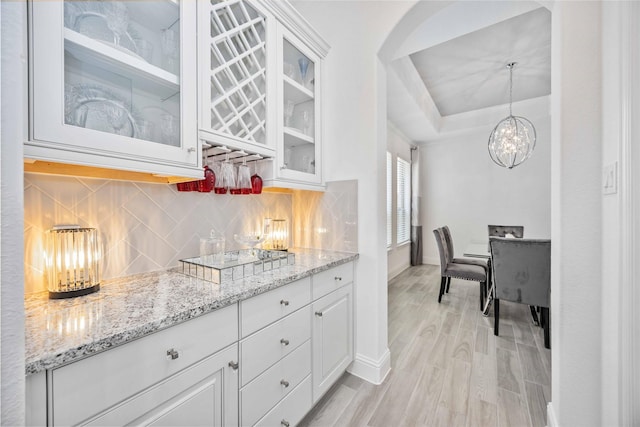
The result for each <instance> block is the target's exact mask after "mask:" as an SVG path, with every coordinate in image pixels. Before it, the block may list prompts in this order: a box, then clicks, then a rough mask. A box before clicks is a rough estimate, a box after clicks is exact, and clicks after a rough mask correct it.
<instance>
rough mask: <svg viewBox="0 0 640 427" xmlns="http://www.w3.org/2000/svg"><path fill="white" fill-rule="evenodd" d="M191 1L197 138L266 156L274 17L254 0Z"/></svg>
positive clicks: (269, 143) (270, 151)
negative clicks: (195, 49) (195, 9)
mask: <svg viewBox="0 0 640 427" xmlns="http://www.w3.org/2000/svg"><path fill="white" fill-rule="evenodd" d="M197 3H198V27H199V34H198V80H199V82H200V86H201V89H200V90H199V117H200V121H199V128H200V138H202V139H203V140H205V141H206V142H207V143H210V144H214V145H226V146H229V147H230V148H234V149H242V150H246V151H249V152H252V153H259V154H261V155H266V156H272V155H273V152H274V141H273V137H269V135H268V132H269V131H270V128H271V127H272V126H273V125H274V123H273V119H272V118H270V116H271V115H272V114H273V112H275V108H274V107H275V104H274V101H275V100H274V98H273V85H274V83H275V80H273V77H272V74H273V66H272V65H270V64H269V62H268V61H269V60H271V61H273V58H272V57H271V56H270V55H271V53H270V52H272V51H274V49H275V45H274V43H273V37H274V35H273V31H272V29H271V27H273V26H274V25H275V21H274V20H273V17H272V16H271V15H270V14H269V13H268V12H267V11H266V10H264V8H263V7H262V6H261V4H260V2H254V1H246V0H239V1H238V0H222V1H207V2H204V1H202V2H197ZM272 135H273V134H272Z"/></svg>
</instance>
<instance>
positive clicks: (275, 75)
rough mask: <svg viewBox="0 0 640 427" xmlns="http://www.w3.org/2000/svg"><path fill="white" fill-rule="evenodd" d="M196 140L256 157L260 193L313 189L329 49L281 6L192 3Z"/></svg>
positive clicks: (238, 0) (239, 1)
mask: <svg viewBox="0 0 640 427" xmlns="http://www.w3.org/2000/svg"><path fill="white" fill-rule="evenodd" d="M198 19H199V21H198V72H199V82H200V89H199V91H198V94H199V103H198V105H199V108H200V111H199V113H200V114H199V118H200V121H199V130H200V138H201V139H202V140H203V141H204V142H205V143H207V144H211V145H218V146H220V145H224V146H226V147H228V148H230V149H235V150H242V151H243V152H246V153H249V154H259V155H261V156H263V157H265V158H267V159H266V160H261V161H258V163H257V169H258V171H259V173H260V175H261V176H262V178H263V179H264V182H265V185H266V186H277V187H293V188H307V189H319V188H321V186H322V176H321V170H322V167H321V160H322V157H321V153H322V150H321V146H322V145H321V134H322V132H321V129H322V121H321V112H322V108H321V90H320V89H321V85H322V82H321V70H322V60H323V58H324V56H326V54H327V52H328V49H329V48H328V46H327V45H326V43H325V42H324V41H323V40H322V39H321V38H320V37H319V36H318V35H317V33H316V32H315V31H314V30H313V29H312V28H311V27H310V26H309V25H308V23H307V22H306V21H305V20H304V19H303V18H302V17H301V15H300V14H299V13H298V12H297V11H296V10H295V9H294V8H293V7H292V6H291V5H290V4H289V3H288V2H283V1H258V0H211V1H203V2H198Z"/></svg>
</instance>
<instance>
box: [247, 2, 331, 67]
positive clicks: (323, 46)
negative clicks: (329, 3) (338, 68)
mask: <svg viewBox="0 0 640 427" xmlns="http://www.w3.org/2000/svg"><path fill="white" fill-rule="evenodd" d="M253 1H254V2H255V3H258V4H260V5H262V6H264V7H265V8H266V9H267V10H268V11H269V12H270V13H272V14H273V15H274V16H275V17H276V19H277V20H278V21H280V22H281V23H282V24H283V25H284V26H285V27H286V28H287V29H289V30H290V31H292V32H294V33H295V34H296V35H297V36H298V37H300V38H301V39H302V41H304V42H305V43H306V44H307V45H308V46H309V47H311V48H312V49H313V50H314V51H315V52H316V53H317V54H318V55H320V56H321V57H322V58H324V57H326V56H327V54H328V53H329V49H330V46H329V44H328V43H327V42H326V41H325V40H324V39H323V38H322V36H321V35H320V33H318V32H317V31H316V30H315V28H313V27H312V26H311V24H309V22H308V21H307V20H306V19H305V18H304V17H303V16H302V15H301V14H300V12H298V10H297V9H296V8H295V7H294V6H293V5H292V4H291V3H289V2H288V1H283V0H253Z"/></svg>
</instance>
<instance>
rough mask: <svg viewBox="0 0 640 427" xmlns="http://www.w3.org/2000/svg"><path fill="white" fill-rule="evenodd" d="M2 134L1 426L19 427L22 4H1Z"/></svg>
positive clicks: (21, 375)
mask: <svg viewBox="0 0 640 427" xmlns="http://www.w3.org/2000/svg"><path fill="white" fill-rule="evenodd" d="M0 15H1V20H0V27H1V36H0V39H1V42H2V47H1V48H0V50H1V51H2V71H1V72H0V76H1V86H0V91H1V92H2V105H1V113H2V125H1V126H0V127H1V129H2V134H1V144H0V146H1V148H0V150H1V151H0V171H1V177H0V183H1V187H0V192H1V194H0V206H1V207H2V210H1V216H0V225H1V230H0V242H1V244H0V248H1V252H0V283H1V285H0V286H1V288H0V313H1V317H0V337H1V340H0V349H1V350H0V378H1V380H2V388H1V390H0V424H1V425H7V426H8V425H12V426H19V425H24V410H25V402H24V392H25V388H24V289H23V275H22V253H23V249H22V248H23V244H22V203H23V201H22V141H23V138H24V135H23V127H22V112H23V109H24V108H25V107H26V104H25V100H24V96H23V95H24V94H25V93H26V76H27V73H26V67H25V59H26V50H25V49H24V48H25V45H24V44H23V43H22V39H21V35H22V34H23V31H24V29H25V26H24V19H25V17H26V7H25V4H24V2H2V3H0Z"/></svg>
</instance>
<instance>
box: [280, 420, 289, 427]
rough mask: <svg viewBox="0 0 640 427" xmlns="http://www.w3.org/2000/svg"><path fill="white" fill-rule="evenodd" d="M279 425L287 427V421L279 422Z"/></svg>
mask: <svg viewBox="0 0 640 427" xmlns="http://www.w3.org/2000/svg"><path fill="white" fill-rule="evenodd" d="M280 424H282V426H283V427H289V421H287V420H282V421H280Z"/></svg>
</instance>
